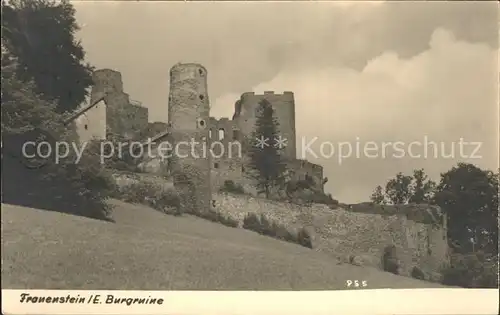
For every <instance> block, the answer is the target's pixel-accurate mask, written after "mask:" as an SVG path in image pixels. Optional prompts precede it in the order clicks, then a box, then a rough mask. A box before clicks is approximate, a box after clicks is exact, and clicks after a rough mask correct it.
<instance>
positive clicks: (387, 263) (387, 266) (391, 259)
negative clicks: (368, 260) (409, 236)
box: [382, 245, 399, 275]
mask: <svg viewBox="0 0 500 315" xmlns="http://www.w3.org/2000/svg"><path fill="white" fill-rule="evenodd" d="M382 266H383V269H384V271H388V272H390V273H393V274H395V275H397V274H399V262H398V258H397V255H396V246H394V245H388V246H386V247H385V248H384V254H383V256H382Z"/></svg>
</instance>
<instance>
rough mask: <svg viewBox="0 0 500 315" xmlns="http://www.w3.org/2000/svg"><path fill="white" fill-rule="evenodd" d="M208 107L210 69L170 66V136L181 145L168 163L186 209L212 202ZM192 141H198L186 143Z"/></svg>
mask: <svg viewBox="0 0 500 315" xmlns="http://www.w3.org/2000/svg"><path fill="white" fill-rule="evenodd" d="M209 111H210V105H209V99H208V87H207V70H206V69H205V68H204V67H203V66H202V65H200V64H194V63H187V64H180V63H179V64H176V65H174V66H173V67H172V68H171V70H170V94H169V103H168V121H169V126H170V127H169V128H171V129H170V130H171V132H170V135H169V136H170V139H171V141H172V142H171V143H172V145H173V147H176V146H177V145H178V144H179V143H180V144H182V145H181V146H178V147H176V150H175V155H174V156H172V158H170V159H169V164H170V169H171V172H172V176H173V179H174V185H175V187H176V189H177V190H178V192H179V195H180V197H181V204H182V205H183V207H184V208H185V209H186V211H195V212H206V211H209V210H210V208H211V204H212V195H211V185H210V183H211V181H210V173H211V172H210V169H211V155H210V154H207V152H206V145H207V144H208V143H209V140H208V136H209V132H208V130H209V128H208V124H209V118H210V115H209ZM193 141H195V142H196V143H198V145H196V146H191V145H187V144H189V143H193ZM200 144H204V145H205V147H204V146H203V145H200ZM204 148H205V149H204Z"/></svg>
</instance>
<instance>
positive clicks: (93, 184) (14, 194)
mask: <svg viewBox="0 0 500 315" xmlns="http://www.w3.org/2000/svg"><path fill="white" fill-rule="evenodd" d="M3 57H4V55H3V51H2V124H1V130H2V156H3V155H4V153H5V154H7V155H10V156H9V157H8V158H7V159H3V158H2V164H3V165H2V168H3V169H4V170H5V169H8V171H7V170H6V171H5V173H6V174H2V180H3V181H4V182H8V183H12V185H9V186H10V188H6V190H8V191H6V192H4V194H3V198H4V199H3V201H5V202H9V203H14V204H21V205H25V206H30V207H35V208H40V209H47V210H52V211H59V212H66V213H70V214H76V215H81V216H87V217H91V218H96V219H103V220H110V217H109V215H110V212H111V208H110V206H109V205H108V204H107V202H106V201H107V199H108V198H109V197H110V196H111V194H112V192H113V190H114V181H113V179H112V177H111V174H110V173H109V172H108V171H107V170H106V169H105V168H104V167H103V166H102V165H101V163H100V160H99V156H98V155H96V154H94V153H93V152H90V151H88V150H84V151H83V155H82V157H81V159H80V160H77V156H76V153H75V150H71V149H70V150H68V152H64V153H67V155H66V157H64V158H62V159H61V160H60V161H58V162H57V163H56V162H55V160H54V158H55V156H54V154H50V152H47V153H49V154H50V156H49V158H48V159H47V160H46V161H45V162H46V164H44V165H45V166H43V167H41V168H35V169H31V168H30V167H25V166H26V165H23V164H22V163H21V162H22V160H23V157H22V156H21V152H22V151H21V148H22V145H23V144H24V143H26V142H27V141H32V140H36V138H37V137H36V136H37V135H40V134H46V135H48V138H47V139H45V140H48V141H49V144H51V145H52V147H51V148H52V149H54V146H55V144H56V141H57V142H59V143H61V144H64V143H66V144H68V145H69V146H71V145H73V144H75V142H77V137H76V134H75V132H74V130H73V129H72V128H68V127H67V126H66V125H65V124H64V120H65V118H66V117H65V116H63V114H60V113H58V112H57V111H56V104H55V103H51V102H49V101H46V100H44V98H43V97H42V95H41V94H39V93H37V92H36V88H35V86H34V84H33V82H31V81H28V82H22V81H20V80H19V79H18V77H17V75H16V73H15V70H16V61H15V60H11V61H12V64H8V62H7V61H9V60H4V58H3ZM4 61H5V62H7V63H4ZM38 131H43V132H42V133H39V132H38ZM49 133H50V135H49ZM32 136H35V138H33V137H32ZM38 140H40V139H38ZM39 143H40V142H39ZM52 153H54V150H52ZM61 153H62V152H61ZM30 162H33V160H31V161H30ZM4 163H6V164H4ZM41 165H42V164H40V165H39V166H41ZM16 187H19V188H20V189H18V188H16ZM16 190H17V191H16Z"/></svg>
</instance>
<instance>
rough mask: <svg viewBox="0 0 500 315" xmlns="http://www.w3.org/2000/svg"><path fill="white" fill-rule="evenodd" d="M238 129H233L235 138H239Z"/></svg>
mask: <svg viewBox="0 0 500 315" xmlns="http://www.w3.org/2000/svg"><path fill="white" fill-rule="evenodd" d="M238 136H239V135H238V130H233V140H238Z"/></svg>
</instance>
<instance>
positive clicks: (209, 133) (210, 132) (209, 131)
mask: <svg viewBox="0 0 500 315" xmlns="http://www.w3.org/2000/svg"><path fill="white" fill-rule="evenodd" d="M208 138H210V139H212V129H210V130H208Z"/></svg>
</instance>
